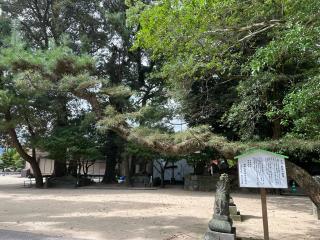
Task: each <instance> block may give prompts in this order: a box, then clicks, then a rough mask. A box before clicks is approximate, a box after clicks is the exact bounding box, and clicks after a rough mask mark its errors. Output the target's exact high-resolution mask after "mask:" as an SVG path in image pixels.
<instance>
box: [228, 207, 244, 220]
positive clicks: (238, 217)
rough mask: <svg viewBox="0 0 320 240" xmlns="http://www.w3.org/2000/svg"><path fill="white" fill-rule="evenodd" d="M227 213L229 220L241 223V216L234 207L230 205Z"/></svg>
mask: <svg viewBox="0 0 320 240" xmlns="http://www.w3.org/2000/svg"><path fill="white" fill-rule="evenodd" d="M229 212H230V218H231V219H232V220H233V221H237V222H241V221H242V219H241V214H240V212H239V211H238V209H237V206H236V205H230V206H229Z"/></svg>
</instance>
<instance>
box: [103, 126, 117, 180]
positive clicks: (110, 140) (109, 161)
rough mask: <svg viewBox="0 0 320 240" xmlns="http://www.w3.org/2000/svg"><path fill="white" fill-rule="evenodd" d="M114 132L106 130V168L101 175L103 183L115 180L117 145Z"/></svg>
mask: <svg viewBox="0 0 320 240" xmlns="http://www.w3.org/2000/svg"><path fill="white" fill-rule="evenodd" d="M115 138H116V134H115V133H113V132H108V136H107V146H106V169H105V173H104V176H103V180H102V182H103V183H112V182H114V181H115V177H116V170H115V168H116V165H117V155H118V146H117V144H116V142H115Z"/></svg>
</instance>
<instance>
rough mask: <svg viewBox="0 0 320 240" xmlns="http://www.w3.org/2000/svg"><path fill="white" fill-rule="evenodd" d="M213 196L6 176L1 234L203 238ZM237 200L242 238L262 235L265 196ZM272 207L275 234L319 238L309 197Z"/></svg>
mask: <svg viewBox="0 0 320 240" xmlns="http://www.w3.org/2000/svg"><path fill="white" fill-rule="evenodd" d="M213 196H214V193H204V192H188V191H183V190H182V189H164V190H124V189H121V190H111V189H41V190H40V189H33V188H32V189H30V188H24V187H23V179H21V178H18V177H13V176H11V177H10V176H5V177H3V176H1V177H0V229H1V230H0V239H6V240H7V239H11V238H10V236H11V234H20V235H21V236H26V238H18V239H34V240H36V239H48V240H49V239H50V240H51V239H64V240H70V239H96V240H106V239H108V240H119V239H128V240H140V239H154V240H155V239H159V240H160V239H161V240H169V239H170V240H181V239H201V236H202V235H203V234H204V233H205V231H206V228H207V223H208V221H209V220H210V218H211V215H212V207H213ZM233 198H234V201H235V203H236V204H237V205H238V208H239V210H240V211H241V214H242V215H243V217H244V221H243V222H241V223H239V222H236V223H235V226H236V228H237V235H238V237H242V238H246V239H263V237H262V236H263V230H262V219H261V205H260V198H259V196H258V195H254V194H233ZM268 211H269V212H268V213H269V228H270V237H271V239H286V240H287V239H288V240H290V239H292V240H297V239H317V240H319V239H320V221H316V220H315V219H314V217H313V216H312V206H311V202H310V200H308V199H307V198H305V197H284V196H268ZM30 234H31V235H30ZM20 235H19V236H20ZM8 236H9V237H8ZM12 239H15V238H12Z"/></svg>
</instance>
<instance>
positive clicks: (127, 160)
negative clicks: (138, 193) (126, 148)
mask: <svg viewBox="0 0 320 240" xmlns="http://www.w3.org/2000/svg"><path fill="white" fill-rule="evenodd" d="M131 158H132V156H131V155H129V156H126V157H125V158H124V160H123V163H124V170H125V173H124V175H125V176H126V185H127V186H128V187H129V186H131V181H130V180H131V173H130V162H131Z"/></svg>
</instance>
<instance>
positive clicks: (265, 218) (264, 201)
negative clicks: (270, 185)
mask: <svg viewBox="0 0 320 240" xmlns="http://www.w3.org/2000/svg"><path fill="white" fill-rule="evenodd" d="M260 194H261V205H262V219H263V234H264V240H269V227H268V211H267V194H266V189H265V188H261V189H260Z"/></svg>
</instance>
